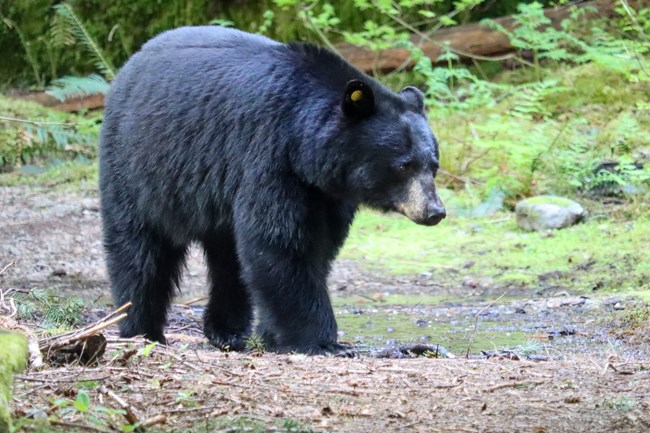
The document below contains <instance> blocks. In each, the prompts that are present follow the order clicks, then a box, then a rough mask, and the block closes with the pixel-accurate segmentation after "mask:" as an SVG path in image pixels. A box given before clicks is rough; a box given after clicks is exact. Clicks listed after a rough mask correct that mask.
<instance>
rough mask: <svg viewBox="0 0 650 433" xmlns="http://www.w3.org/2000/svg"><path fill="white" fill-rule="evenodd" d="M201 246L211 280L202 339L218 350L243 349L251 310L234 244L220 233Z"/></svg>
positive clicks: (249, 323) (247, 335) (251, 315)
mask: <svg viewBox="0 0 650 433" xmlns="http://www.w3.org/2000/svg"><path fill="white" fill-rule="evenodd" d="M203 247H204V248H205V257H206V260H207V262H208V273H209V277H210V300H209V301H208V306H207V308H206V310H205V316H204V332H205V336H206V337H207V338H208V340H209V341H210V343H211V344H213V345H214V346H216V347H218V348H219V349H221V350H235V351H241V350H244V349H245V348H246V339H247V338H248V337H249V336H250V334H251V326H252V321H253V308H252V305H251V300H250V296H249V294H248V290H247V289H246V286H245V285H244V283H243V282H242V281H241V278H240V274H241V269H240V265H239V261H238V260H237V251H236V249H235V241H234V239H233V236H232V234H231V233H229V232H222V233H219V234H215V235H212V236H210V237H209V238H206V239H204V241H203Z"/></svg>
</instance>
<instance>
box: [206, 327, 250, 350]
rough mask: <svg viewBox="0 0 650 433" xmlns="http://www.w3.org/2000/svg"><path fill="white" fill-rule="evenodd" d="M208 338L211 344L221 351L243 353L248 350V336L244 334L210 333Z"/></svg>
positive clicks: (207, 335)
mask: <svg viewBox="0 0 650 433" xmlns="http://www.w3.org/2000/svg"><path fill="white" fill-rule="evenodd" d="M206 337H207V338H208V341H210V344H212V345H213V346H215V347H216V348H217V349H219V350H223V351H227V352H228V351H233V352H241V351H243V350H245V349H246V339H247V338H248V336H247V335H246V334H244V333H237V332H225V331H220V332H215V331H213V332H209V333H206Z"/></svg>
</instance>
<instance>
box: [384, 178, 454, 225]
mask: <svg viewBox="0 0 650 433" xmlns="http://www.w3.org/2000/svg"><path fill="white" fill-rule="evenodd" d="M396 208H397V211H398V212H400V213H401V214H402V215H404V216H406V217H407V218H409V219H410V220H411V221H413V222H414V223H416V224H420V225H424V226H435V225H436V224H438V223H439V222H440V221H442V220H443V219H445V217H446V216H447V211H446V210H445V206H444V205H443V204H442V200H440V196H439V195H438V192H437V191H436V187H435V185H434V183H433V177H432V176H422V177H421V178H415V179H413V180H412V181H411V182H410V183H409V185H408V187H407V188H406V192H405V194H404V199H403V200H402V201H400V203H399V204H398V205H397V206H396Z"/></svg>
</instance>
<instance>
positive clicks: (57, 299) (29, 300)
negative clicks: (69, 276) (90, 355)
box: [16, 289, 84, 327]
mask: <svg viewBox="0 0 650 433" xmlns="http://www.w3.org/2000/svg"><path fill="white" fill-rule="evenodd" d="M16 301H17V304H18V312H19V313H20V314H21V316H23V317H26V318H32V319H34V318H40V319H42V320H44V322H45V324H46V325H47V326H51V327H59V326H63V327H72V326H74V325H77V324H78V323H79V321H80V320H81V312H82V309H83V308H84V303H83V301H82V300H81V298H79V297H76V296H61V295H60V294H59V293H58V292H56V291H55V290H51V289H47V290H33V291H31V292H29V293H28V294H27V295H26V296H24V297H21V298H19V299H17V300H16Z"/></svg>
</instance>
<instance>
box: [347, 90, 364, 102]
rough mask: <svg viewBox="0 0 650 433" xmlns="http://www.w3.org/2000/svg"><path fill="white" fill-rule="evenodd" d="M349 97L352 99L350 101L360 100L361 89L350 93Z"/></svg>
mask: <svg viewBox="0 0 650 433" xmlns="http://www.w3.org/2000/svg"><path fill="white" fill-rule="evenodd" d="M350 99H351V100H352V102H358V101H361V100H362V99H363V92H362V91H361V90H355V91H354V92H352V94H351V95H350Z"/></svg>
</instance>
